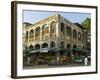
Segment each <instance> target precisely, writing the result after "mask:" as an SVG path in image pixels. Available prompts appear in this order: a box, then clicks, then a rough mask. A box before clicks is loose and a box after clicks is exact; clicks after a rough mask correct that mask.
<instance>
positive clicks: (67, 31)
mask: <svg viewBox="0 0 100 80" xmlns="http://www.w3.org/2000/svg"><path fill="white" fill-rule="evenodd" d="M66 34H67V36H71V28H70V26H66Z"/></svg>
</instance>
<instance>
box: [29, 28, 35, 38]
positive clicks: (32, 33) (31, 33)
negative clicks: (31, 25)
mask: <svg viewBox="0 0 100 80" xmlns="http://www.w3.org/2000/svg"><path fill="white" fill-rule="evenodd" d="M33 36H34V30H33V29H32V30H30V32H29V38H33Z"/></svg>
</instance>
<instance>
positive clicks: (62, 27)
mask: <svg viewBox="0 0 100 80" xmlns="http://www.w3.org/2000/svg"><path fill="white" fill-rule="evenodd" d="M64 30H65V24H64V23H63V22H61V32H63V33H64Z"/></svg>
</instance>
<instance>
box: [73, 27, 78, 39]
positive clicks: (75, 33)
mask: <svg viewBox="0 0 100 80" xmlns="http://www.w3.org/2000/svg"><path fill="white" fill-rule="evenodd" d="M73 38H77V31H76V30H75V29H74V30H73Z"/></svg>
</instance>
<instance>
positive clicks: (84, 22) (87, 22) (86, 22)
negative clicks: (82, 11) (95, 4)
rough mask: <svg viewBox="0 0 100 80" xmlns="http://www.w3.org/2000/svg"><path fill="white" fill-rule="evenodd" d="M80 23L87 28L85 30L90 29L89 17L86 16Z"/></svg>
mask: <svg viewBox="0 0 100 80" xmlns="http://www.w3.org/2000/svg"><path fill="white" fill-rule="evenodd" d="M81 25H82V26H83V27H84V28H85V29H87V30H90V29H91V19H90V18H88V17H87V18H86V19H85V20H84V21H83V22H82V23H81Z"/></svg>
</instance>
